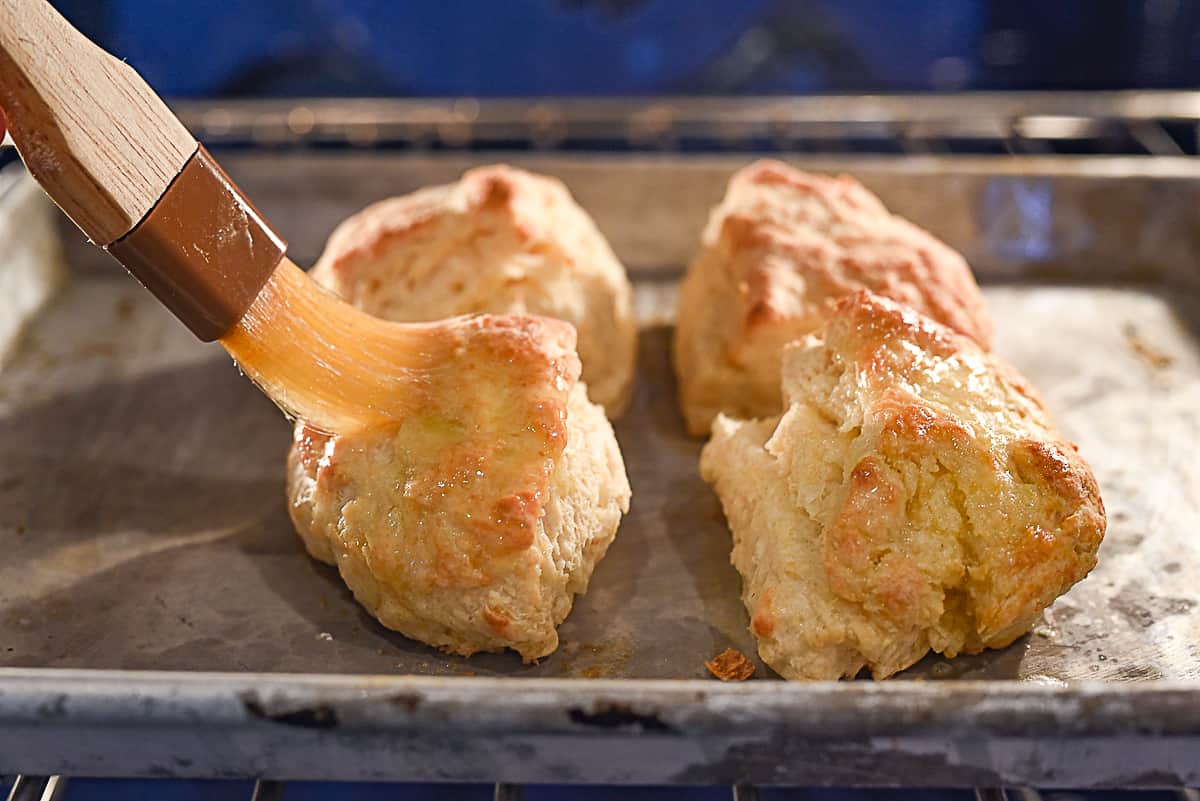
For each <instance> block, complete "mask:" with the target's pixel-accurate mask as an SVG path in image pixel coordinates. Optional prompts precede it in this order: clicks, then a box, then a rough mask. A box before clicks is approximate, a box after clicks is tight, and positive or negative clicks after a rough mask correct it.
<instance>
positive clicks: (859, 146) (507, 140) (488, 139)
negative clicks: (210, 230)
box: [177, 91, 1200, 156]
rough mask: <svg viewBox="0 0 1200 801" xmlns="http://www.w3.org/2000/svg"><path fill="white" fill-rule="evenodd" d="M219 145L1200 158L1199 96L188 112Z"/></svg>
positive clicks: (566, 102)
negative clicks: (1017, 154)
mask: <svg viewBox="0 0 1200 801" xmlns="http://www.w3.org/2000/svg"><path fill="white" fill-rule="evenodd" d="M177 110H178V111H179V113H180V115H181V117H182V118H183V120H184V122H185V123H186V124H187V125H188V126H189V127H190V128H191V129H192V130H193V131H195V132H196V133H197V135H198V136H199V137H200V138H201V139H203V140H205V141H206V142H207V143H208V144H209V145H210V146H252V147H298V146H300V147H342V146H345V147H361V148H378V147H386V148H414V149H427V150H438V149H449V150H497V149H499V150H504V149H525V150H556V151H558V150H567V151H580V150H648V151H655V150H672V151H679V150H684V151H714V150H715V151H729V150H755V151H774V152H839V153H843V152H861V153H880V154H886V153H908V154H914V153H938V154H956V153H962V154H988V153H995V154H1004V153H1020V154H1026V155H1039V154H1047V155H1050V154H1056V155H1062V154H1076V153H1078V154H1098V153H1102V154H1121V155H1143V156H1181V155H1195V154H1197V153H1200V92H1190V91H1189V92H1105V93H1070V92H1066V93H1060V92H1055V93H1035V94H1014V93H979V94H970V95H856V96H817V97H800V98H796V97H786V98H784V97H780V98H770V97H760V98H712V99H705V98H654V99H639V98H624V99H621V98H616V99H546V100H540V101H534V102H530V101H528V100H486V99H485V100H476V99H474V98H457V99H427V100H425V99H404V100H393V99H367V100H337V99H319V100H276V101H261V100H254V101H230V102H218V103H213V102H211V101H205V102H203V103H188V102H184V103H180V104H178V105H177Z"/></svg>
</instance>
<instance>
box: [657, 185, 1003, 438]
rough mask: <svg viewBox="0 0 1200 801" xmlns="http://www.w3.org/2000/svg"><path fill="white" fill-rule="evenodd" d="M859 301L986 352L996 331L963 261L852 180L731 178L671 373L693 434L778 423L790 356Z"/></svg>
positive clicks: (682, 321)
mask: <svg viewBox="0 0 1200 801" xmlns="http://www.w3.org/2000/svg"><path fill="white" fill-rule="evenodd" d="M860 289H868V290H870V291H872V292H875V293H878V294H881V295H883V296H885V297H889V298H891V299H892V300H896V301H899V302H901V303H904V304H905V305H907V306H911V307H912V308H914V309H916V310H918V311H920V312H922V313H924V314H926V315H928V316H929V317H932V318H933V319H934V320H937V321H938V322H940V323H943V324H944V325H947V326H949V327H950V328H952V329H954V330H956V331H958V332H959V333H961V334H964V335H965V336H968V337H970V338H972V339H974V340H975V341H976V342H978V343H979V344H980V345H981V346H983V347H984V348H985V349H986V348H987V347H988V345H989V341H990V337H991V328H992V326H991V321H990V319H989V317H988V313H987V310H986V308H985V306H984V301H983V298H982V296H981V294H980V292H979V287H978V286H977V285H976V284H975V279H974V277H973V276H972V275H971V270H970V268H969V267H968V266H967V263H966V262H965V261H964V260H963V258H962V257H961V256H960V255H958V253H956V252H955V251H953V250H951V249H950V248H949V247H947V246H946V245H944V244H943V243H941V242H939V241H938V240H937V239H935V238H934V237H933V236H931V235H930V234H928V233H927V232H925V231H923V230H921V229H920V228H918V227H917V226H915V225H913V224H911V223H909V222H907V221H906V220H903V219H901V218H899V217H896V216H894V215H892V214H890V213H889V212H888V210H887V209H886V208H884V206H883V204H882V203H881V202H880V201H879V199H878V198H877V197H875V195H873V194H871V193H870V192H869V191H868V190H867V189H865V188H864V187H863V186H862V185H861V184H859V183H858V182H857V181H856V180H854V179H853V178H849V177H846V176H842V177H839V178H831V177H827V176H821V175H809V174H806V173H803V172H800V171H799V170H795V169H793V168H791V167H789V166H787V165H785V164H782V163H780V162H776V161H760V162H757V163H754V164H751V165H750V166H748V167H746V168H744V169H742V170H741V171H740V172H738V173H737V174H735V175H734V176H733V178H732V179H730V182H729V188H728V191H727V193H726V195H725V198H724V200H723V201H722V202H721V204H720V205H718V206H717V207H716V208H715V209H714V210H713V212H712V215H711V216H710V218H709V221H708V225H707V227H706V228H705V230H704V234H703V237H702V249H701V252H700V253H699V255H698V256H697V257H696V259H695V260H694V261H693V262H692V264H691V267H690V268H689V270H688V273H687V276H686V278H685V279H684V281H683V285H682V287H681V290H680V303H679V316H678V325H677V327H676V331H675V341H674V351H675V367H676V372H677V373H678V376H679V391H680V405H681V407H682V409H683V413H684V417H685V419H686V421H687V427H688V430H689V432H690V433H692V434H693V435H697V436H702V435H705V434H707V433H708V431H709V427H710V425H711V423H712V419H713V418H714V417H715V416H716V415H717V413H718V412H725V413H726V414H728V415H730V416H732V417H742V418H749V417H764V416H767V415H772V414H778V413H779V411H780V410H781V398H780V394H779V364H780V352H781V351H782V349H783V347H784V345H786V344H787V343H788V342H791V341H793V340H796V339H798V338H800V337H802V336H804V335H805V334H809V333H812V332H813V331H815V330H817V329H818V328H820V327H821V325H822V324H823V323H824V322H825V320H826V319H827V318H828V316H829V313H830V310H831V309H832V308H833V306H834V304H835V303H836V302H837V301H838V300H839V299H840V298H842V297H845V296H846V295H848V294H851V293H853V292H855V291H858V290H860Z"/></svg>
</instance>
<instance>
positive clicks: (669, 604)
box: [0, 150, 1200, 787]
mask: <svg viewBox="0 0 1200 801" xmlns="http://www.w3.org/2000/svg"><path fill="white" fill-rule="evenodd" d="M504 158H505V160H507V161H510V162H512V163H516V164H518V165H521V166H525V167H528V168H531V169H534V170H539V171H542V172H546V173H549V174H552V175H556V176H558V177H560V178H562V179H563V180H564V181H566V183H567V184H568V185H569V186H570V188H571V189H572V191H573V192H574V193H575V195H576V197H577V198H578V200H579V201H580V202H581V203H582V204H583V205H584V206H585V207H586V208H587V209H589V210H590V211H591V212H592V214H593V215H594V216H595V218H596V220H597V222H598V224H599V226H600V227H601V229H602V230H603V231H604V232H605V233H606V234H607V235H608V236H609V238H610V240H611V241H612V243H613V245H614V247H615V249H616V251H617V253H618V254H619V255H620V256H621V257H622V259H623V260H624V262H625V263H626V264H627V265H628V266H629V268H630V271H631V274H632V276H633V278H634V280H635V284H636V287H637V304H638V310H639V316H640V318H641V321H642V324H643V329H642V336H641V347H640V353H639V374H638V384H637V390H636V395H635V400H634V403H633V408H632V409H631V411H630V412H629V413H628V414H627V415H626V416H625V417H624V418H623V419H621V420H620V421H619V422H618V423H617V426H616V428H617V434H618V437H619V439H620V442H621V446H622V449H623V451H624V455H625V459H626V464H627V467H628V470H629V474H630V479H631V482H632V485H633V491H634V496H633V507H632V510H631V512H630V514H629V515H628V517H627V518H626V519H625V521H624V523H623V525H622V527H621V531H620V533H619V535H618V537H617V540H616V542H615V544H614V545H613V547H612V549H611V550H610V552H609V555H608V557H607V558H606V559H605V560H604V562H603V563H602V564H601V565H600V566H599V568H598V569H597V571H596V574H595V576H594V578H593V580H592V584H591V590H590V591H589V592H588V594H587V595H585V596H583V597H582V598H579V599H578V601H577V602H576V605H575V609H574V611H573V612H572V613H571V616H570V617H569V618H568V619H567V621H566V622H565V623H564V624H563V626H562V627H561V630H560V633H561V637H562V645H561V647H560V648H559V650H558V651H557V652H556V653H555V654H553V655H552V656H550V657H548V658H546V659H544V660H542V661H541V662H540V663H539V664H537V665H522V664H521V663H520V660H519V659H518V658H517V657H516V656H515V655H513V654H498V655H481V656H476V657H473V658H470V659H462V658H456V657H450V656H446V655H443V654H441V653H439V652H437V651H435V650H433V649H430V648H427V647H425V646H423V645H421V644H419V643H415V642H412V641H410V640H407V639H405V638H403V637H401V636H399V635H397V634H395V633H392V632H389V631H387V630H385V629H383V628H382V627H381V626H379V625H378V624H377V623H375V622H374V621H373V620H372V619H371V618H370V617H368V616H367V615H366V614H365V613H364V612H363V611H362V610H361V609H360V608H359V607H358V606H357V605H356V604H355V602H354V601H353V599H352V598H351V596H350V595H349V593H348V592H347V591H346V590H345V588H344V587H343V585H342V582H341V581H340V580H339V578H338V576H337V574H336V572H335V571H334V570H333V569H331V568H329V567H326V566H324V565H320V564H317V563H316V562H314V561H313V560H311V559H309V558H308V557H307V556H306V555H305V553H304V551H303V549H302V548H301V545H300V543H299V541H298V539H297V538H296V536H295V534H294V533H293V531H292V528H291V525H290V523H289V521H288V517H287V512H286V506H285V498H284V491H283V472H284V471H283V462H284V454H285V452H286V449H287V447H288V442H289V425H288V424H287V422H286V421H285V420H284V419H283V418H282V417H281V415H280V414H279V413H278V412H277V411H276V409H275V408H274V407H273V406H272V405H271V404H270V403H269V402H268V401H267V400H265V399H264V398H263V397H262V396H260V395H259V394H258V393H257V392H256V391H255V390H254V388H253V387H252V386H251V385H250V384H249V382H247V381H245V380H244V379H242V378H241V377H239V376H238V374H237V371H236V370H235V369H234V367H233V366H232V365H231V363H230V361H229V359H228V358H227V357H226V356H225V354H224V352H223V351H221V350H220V349H219V348H217V347H215V346H211V345H208V346H206V345H201V344H199V343H197V342H195V341H193V340H192V339H191V338H190V336H189V334H188V333H187V332H186V331H185V330H184V329H183V328H182V326H179V325H178V324H177V323H176V322H175V321H174V320H173V319H172V318H171V317H170V316H169V315H168V314H167V313H166V312H165V311H163V310H162V309H161V308H159V307H158V306H157V305H156V304H155V303H154V301H153V300H152V299H151V298H150V297H149V296H148V295H147V294H146V293H144V292H143V291H142V290H141V289H140V287H138V286H137V285H136V284H135V283H134V282H133V281H132V280H131V279H129V278H128V277H127V276H125V275H124V274H123V273H122V272H121V271H120V270H119V268H117V267H116V266H115V265H114V264H112V263H109V262H107V261H106V259H105V257H104V256H103V255H102V254H99V253H98V252H96V251H94V250H91V249H88V248H86V247H85V246H83V244H82V243H81V242H80V241H78V238H77V237H76V236H74V235H71V234H68V233H65V231H66V228H65V227H64V228H63V231H64V233H63V234H62V236H63V243H62V244H63V246H64V248H65V250H66V253H67V254H68V255H67V261H68V263H69V264H70V266H71V268H72V272H73V278H72V280H71V281H70V282H69V284H68V285H67V286H66V287H65V288H64V289H63V290H62V292H61V293H60V295H59V296H58V298H57V299H56V300H55V301H53V302H52V303H51V304H50V305H49V306H47V307H46V308H45V309H44V311H42V312H41V313H40V314H39V315H38V316H37V317H36V318H35V319H34V320H33V321H32V322H31V323H30V325H29V326H28V329H27V331H26V333H25V335H24V338H23V339H22V341H21V342H20V343H19V344H18V345H17V346H16V348H15V350H14V353H13V355H12V356H11V358H10V359H9V360H8V362H7V363H6V364H5V365H3V367H0V548H2V550H3V553H4V555H5V558H4V560H3V564H2V565H0V665H3V667H0V772H15V771H24V772H28V773H35V772H38V773H69V774H73V775H134V774H137V775H151V776H266V777H271V778H287V779H302V778H323V779H409V780H417V779H421V780H427V779H428V780H486V781H509V782H545V781H554V782H603V783H634V782H637V783H737V784H740V783H763V784H772V783H775V784H785V783H786V784H838V785H849V784H897V783H904V784H925V785H976V786H1001V785H1021V784H1036V785H1039V786H1075V787H1090V786H1102V785H1117V786H1126V787H1128V786H1134V785H1175V786H1178V785H1186V784H1198V783H1200V460H1198V458H1197V455H1196V454H1197V449H1198V448H1200V164H1197V163H1196V162H1193V161H1190V160H1186V159H1170V158H1155V159H1150V158H1142V159H1124V158H1101V157H1097V158H940V157H933V156H928V157H899V158H887V159H857V160H855V159H851V158H824V159H812V158H810V159H801V160H798V161H797V163H798V164H800V165H801V166H803V167H806V168H811V169H816V170H822V171H831V172H847V173H851V174H854V175H856V176H858V177H859V178H860V179H861V180H863V181H864V182H865V183H866V184H867V185H868V186H870V187H871V188H872V189H874V190H875V191H876V192H878V193H879V194H880V195H881V197H882V198H883V199H884V201H885V202H886V203H887V204H888V205H889V206H890V207H891V208H892V209H894V210H895V211H897V212H898V213H901V214H903V215H905V216H908V217H910V218H911V219H913V220H915V221H916V222H918V223H920V224H922V225H924V226H926V227H928V228H930V229H931V230H933V231H934V232H935V233H937V234H938V235H940V236H942V237H943V238H945V239H946V240H947V241H949V242H950V243H951V244H953V245H954V246H956V247H958V248H959V249H961V250H962V251H963V252H964V253H965V254H966V255H967V257H968V258H969V259H970V261H971V263H972V264H973V266H974V268H975V270H976V272H977V274H978V275H979V277H980V280H981V281H982V282H983V283H984V284H985V288H986V294H987V296H988V299H989V301H990V303H991V305H992V310H993V313H994V315H995V318H996V321H997V330H998V337H997V343H996V349H997V351H998V352H1000V353H1001V354H1003V355H1004V356H1006V357H1008V358H1009V359H1010V360H1012V361H1013V362H1015V363H1016V365H1017V366H1018V367H1019V368H1020V369H1021V370H1022V371H1023V372H1024V373H1025V374H1026V375H1027V376H1029V377H1030V378H1031V379H1032V380H1033V382H1034V383H1035V384H1036V385H1037V386H1038V387H1039V388H1040V389H1041V390H1042V392H1043V393H1044V395H1045V396H1046V398H1047V400H1048V402H1049V405H1050V407H1051V409H1052V411H1053V413H1054V416H1055V418H1056V420H1057V422H1058V424H1059V425H1060V427H1061V428H1062V430H1063V431H1064V433H1065V434H1066V435H1067V437H1069V438H1071V439H1073V440H1075V441H1077V442H1079V443H1080V446H1081V448H1082V451H1083V453H1084V455H1085V456H1086V457H1087V459H1088V460H1089V461H1090V462H1091V464H1092V465H1093V467H1094V468H1095V471H1096V473H1097V476H1098V478H1099V481H1100V486H1101V488H1102V491H1103V495H1104V500H1105V503H1106V506H1107V509H1108V515H1109V522H1110V526H1109V532H1108V536H1107V538H1106V540H1105V543H1104V545H1103V548H1102V551H1101V554H1100V564H1099V567H1098V568H1097V569H1096V570H1095V571H1094V572H1093V574H1092V575H1091V576H1090V577H1089V578H1088V579H1087V580H1086V581H1084V582H1083V583H1082V584H1080V585H1079V586H1077V587H1076V588H1075V589H1073V590H1072V591H1071V592H1070V593H1068V594H1067V595H1066V596H1064V597H1063V598H1061V599H1060V600H1059V601H1058V602H1057V603H1056V604H1055V605H1054V606H1053V607H1052V608H1051V609H1050V610H1049V611H1047V613H1046V614H1045V616H1044V619H1043V620H1042V622H1040V623H1039V624H1038V625H1037V626H1036V627H1035V628H1034V630H1033V632H1032V633H1031V634H1029V635H1028V636H1026V637H1024V638H1022V639H1020V640H1019V641H1017V642H1016V643H1015V644H1014V645H1012V646H1011V647H1010V648H1007V649H1004V650H1002V651H993V652H988V653H985V654H982V655H979V656H975V657H962V658H959V659H955V660H946V659H942V658H940V657H929V658H927V659H925V660H924V661H923V662H921V663H920V664H918V665H917V666H915V667H914V668H912V669H911V670H908V671H905V672H904V673H902V674H901V675H900V676H898V677H897V678H896V679H894V680H890V681H887V682H884V683H874V682H871V681H854V682H844V683H838V684H832V683H813V684H802V683H785V682H782V681H780V680H778V679H777V678H776V677H774V676H773V675H772V674H771V672H770V671H769V670H768V669H766V668H765V667H764V666H763V665H761V664H759V665H758V672H757V675H756V676H755V678H754V679H752V680H751V681H749V682H746V683H743V684H722V683H719V682H717V681H715V680H713V679H711V678H708V677H707V674H706V671H705V668H704V666H703V662H704V660H705V659H709V658H711V657H712V656H713V655H715V654H716V653H718V652H719V651H721V650H722V649H724V648H726V647H733V648H737V649H740V650H742V651H744V652H745V653H747V654H749V655H754V653H755V649H754V644H753V641H752V640H751V638H750V636H749V634H748V632H747V620H746V615H745V612H744V610H743V607H742V604H741V601H740V600H739V579H738V576H737V574H736V573H735V572H734V570H733V569H732V567H730V565H729V560H728V553H729V547H730V542H729V535H728V532H727V530H726V527H725V524H724V522H723V519H722V515H721V511H720V507H719V504H718V503H717V499H716V498H715V496H714V495H713V494H712V492H711V491H710V490H709V489H708V487H707V486H706V485H705V484H704V483H703V482H702V481H701V480H700V478H699V475H698V472H697V459H698V454H699V451H700V443H699V442H698V441H696V440H693V439H689V438H688V437H687V436H686V435H685V434H684V431H683V426H682V423H681V418H680V416H679V413H678V412H677V410H676V405H675V397H674V395H675V388H674V384H673V379H672V372H671V369H670V364H669V358H668V342H669V326H670V324H671V320H672V317H673V310H674V292H675V284H676V281H677V279H678V277H679V275H680V272H681V270H682V269H683V267H684V265H685V264H686V263H687V260H688V259H689V257H690V256H691V254H692V253H693V251H694V249H695V247H696V242H697V238H698V234H699V231H700V228H701V226H702V225H703V223H704V220H705V217H706V214H707V212H708V209H709V207H710V206H711V205H712V204H713V203H714V202H716V201H717V200H718V198H719V197H720V196H721V194H722V192H723V189H724V185H725V182H726V180H727V179H728V177H729V175H730V173H731V172H732V171H733V170H735V169H736V168H737V167H739V166H741V165H742V164H744V163H746V161H747V160H748V159H747V158H746V157H743V156H720V157H712V156H708V157H705V156H686V155H669V154H662V155H621V154H610V155H594V154H593V155H586V156H585V155H576V156H567V155H553V154H542V155H539V154H522V155H520V157H516V158H514V157H513V156H512V154H506V155H505V156H504ZM492 160H494V159H492V158H490V157H489V156H488V155H487V154H485V153H472V154H443V155H428V154H426V155H420V154H413V153H401V152H390V153H389V152H387V151H369V152H359V153H354V152H340V151H339V152H320V151H305V150H299V151H289V152H276V153H272V152H261V151H242V152H231V153H228V154H225V155H224V156H223V157H222V162H223V164H224V165H225V166H226V168H227V169H228V171H229V172H230V173H232V174H233V176H234V177H235V179H236V180H237V181H238V182H239V183H240V184H241V185H242V186H243V187H244V188H245V189H246V190H247V192H248V193H249V194H250V195H251V196H252V197H253V198H254V199H255V201H256V202H257V203H258V204H259V205H260V206H261V207H262V208H263V210H264V211H265V212H266V213H267V215H268V217H269V218H270V219H271V220H272V221H273V222H274V223H275V224H276V225H278V226H279V227H280V228H281V229H282V230H283V231H284V232H285V233H286V235H287V236H288V237H289V238H290V239H291V242H292V255H293V257H294V258H295V259H296V260H297V261H299V262H301V263H306V262H311V261H312V260H314V259H315V257H316V255H317V254H318V252H319V250H320V247H321V244H322V242H323V240H324V237H325V236H326V235H327V233H328V232H329V231H330V230H331V229H332V227H333V226H334V225H335V224H336V223H337V222H338V221H339V220H340V219H342V218H343V217H345V216H346V215H347V214H349V213H351V212H353V211H355V210H357V209H358V208H360V207H362V206H363V205H365V204H366V203H368V202H370V201H373V200H377V199H379V198H382V197H385V196H388V195H393V194H397V193H401V192H405V191H408V190H411V189H413V188H415V187H417V186H420V185H424V184H428V183H433V182H439V181H447V180H452V179H453V178H455V177H456V176H457V175H459V174H460V173H461V172H462V171H463V170H464V169H466V168H468V167H469V166H472V165H474V164H478V163H486V162H489V161H492ZM8 247H9V246H8V244H7V243H4V244H3V245H0V260H3V258H4V254H5V253H7V252H8ZM2 302H3V299H0V303H2ZM0 313H2V312H0Z"/></svg>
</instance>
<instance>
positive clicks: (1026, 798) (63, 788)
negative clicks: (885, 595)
mask: <svg viewBox="0 0 1200 801" xmlns="http://www.w3.org/2000/svg"><path fill="white" fill-rule="evenodd" d="M69 787H70V782H69V780H68V779H67V778H66V777H63V776H18V777H17V778H16V781H15V782H14V784H13V786H12V789H11V791H10V792H9V794H8V801H69V795H68V788H69ZM287 787H288V784H287V783H285V782H274V781H266V780H259V781H257V782H255V783H254V785H253V789H252V790H251V791H250V794H249V796H248V798H249V799H250V801H283V799H284V798H285V791H286V789H287ZM393 787H394V785H393ZM678 789H679V788H677V790H678ZM706 789H707V790H708V792H706V793H705V797H706V798H708V797H714V798H715V797H720V796H719V795H718V794H717V792H714V790H713V789H712V788H706ZM863 792H864V791H861V790H860V791H858V795H857V796H856V797H860V798H861V797H862V793H863ZM866 792H870V791H866ZM894 792H895V791H893V793H894ZM780 793H782V794H783V797H785V798H786V794H787V791H786V790H784V791H778V790H776V791H774V794H775V795H774V797H776V798H778V797H780ZM972 794H973V795H974V797H975V799H976V801H1089V799H1090V798H1093V797H1095V796H1096V794H1094V793H1090V792H1083V793H1077V792H1069V791H1057V790H1056V791H1039V790H1034V789H1031V788H974V789H973V790H970V791H965V792H964V793H963V795H964V797H967V798H969V797H970V795H972ZM491 796H492V798H493V800H494V801H522V799H523V798H524V796H525V793H524V788H523V787H521V786H520V785H512V784H497V785H495V786H494V788H493V790H492V793H491ZM228 797H230V798H235V797H237V796H235V795H234V794H233V793H232V792H231V793H230V794H229V795H228ZM331 797H332V796H331ZM728 797H729V798H730V799H731V801H759V799H760V793H759V791H758V788H756V787H753V786H747V785H737V786H734V787H731V788H729V795H728ZM892 797H894V796H892ZM922 797H923V796H922V794H921V791H914V792H913V794H912V798H913V799H914V801H915V799H918V798H922ZM1105 797H1106V798H1108V799H1111V798H1113V797H1114V796H1113V795H1112V794H1111V793H1108V794H1106V795H1105ZM1117 797H1118V798H1120V797H1122V796H1117ZM1128 797H1129V798H1135V797H1136V798H1138V799H1153V801H1200V790H1195V789H1180V790H1165V791H1158V792H1154V791H1149V792H1148V791H1141V792H1140V793H1136V794H1134V793H1131V794H1129V796H1128Z"/></svg>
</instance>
